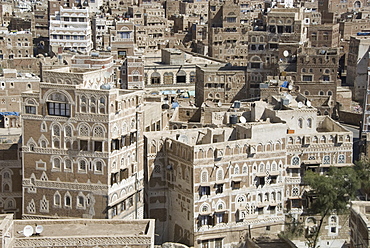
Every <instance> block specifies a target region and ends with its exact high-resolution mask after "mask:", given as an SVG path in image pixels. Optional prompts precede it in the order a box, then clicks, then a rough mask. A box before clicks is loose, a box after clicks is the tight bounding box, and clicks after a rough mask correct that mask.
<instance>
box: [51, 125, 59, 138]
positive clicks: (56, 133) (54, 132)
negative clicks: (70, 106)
mask: <svg viewBox="0 0 370 248" xmlns="http://www.w3.org/2000/svg"><path fill="white" fill-rule="evenodd" d="M53 135H54V136H58V137H59V136H60V128H59V125H53Z"/></svg>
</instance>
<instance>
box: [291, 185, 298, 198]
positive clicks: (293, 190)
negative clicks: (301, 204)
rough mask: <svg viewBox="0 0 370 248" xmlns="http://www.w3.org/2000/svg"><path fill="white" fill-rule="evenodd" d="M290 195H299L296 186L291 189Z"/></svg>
mask: <svg viewBox="0 0 370 248" xmlns="http://www.w3.org/2000/svg"><path fill="white" fill-rule="evenodd" d="M292 196H299V189H298V188H297V187H294V188H293V189H292Z"/></svg>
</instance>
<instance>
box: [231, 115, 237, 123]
mask: <svg viewBox="0 0 370 248" xmlns="http://www.w3.org/2000/svg"><path fill="white" fill-rule="evenodd" d="M229 122H230V124H236V123H237V122H238V116H236V115H230V117H229Z"/></svg>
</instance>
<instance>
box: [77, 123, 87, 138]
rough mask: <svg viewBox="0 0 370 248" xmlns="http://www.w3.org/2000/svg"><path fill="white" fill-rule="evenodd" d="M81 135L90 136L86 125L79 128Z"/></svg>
mask: <svg viewBox="0 0 370 248" xmlns="http://www.w3.org/2000/svg"><path fill="white" fill-rule="evenodd" d="M79 135H80V136H86V137H88V136H89V128H88V127H87V126H86V125H81V126H80V129H79Z"/></svg>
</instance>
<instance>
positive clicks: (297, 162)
mask: <svg viewBox="0 0 370 248" xmlns="http://www.w3.org/2000/svg"><path fill="white" fill-rule="evenodd" d="M291 164H292V165H299V164H300V159H299V157H297V156H295V157H293V158H292V163H291Z"/></svg>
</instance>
